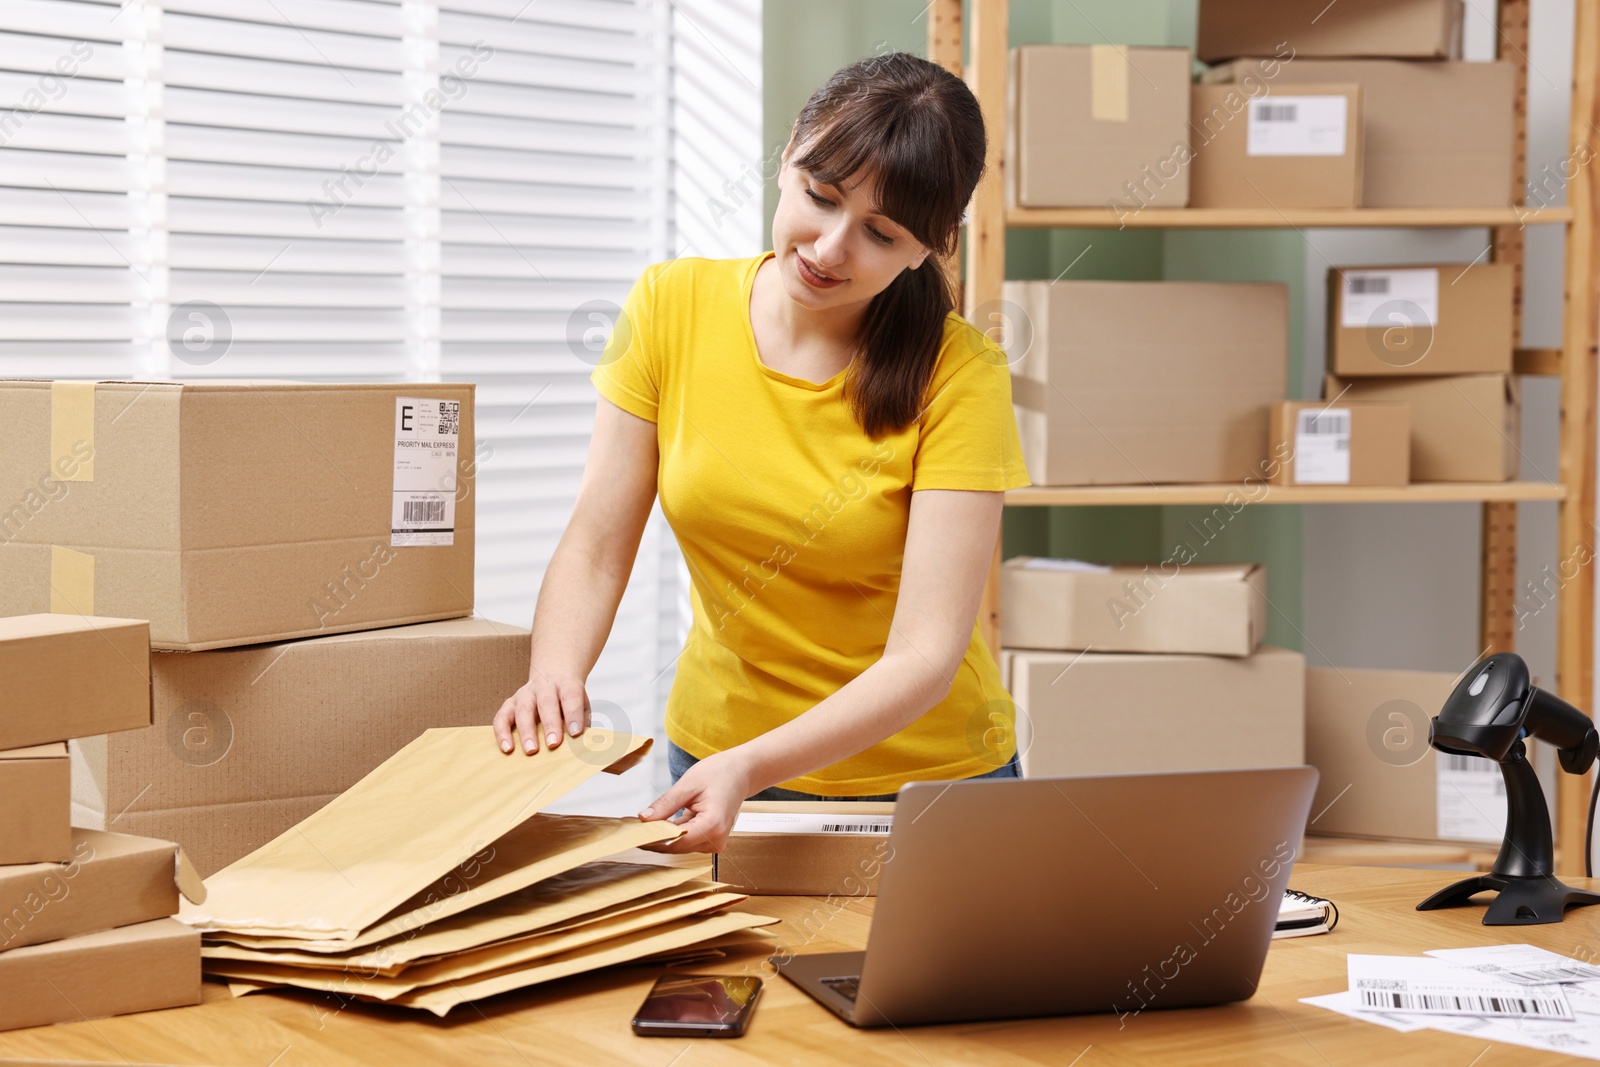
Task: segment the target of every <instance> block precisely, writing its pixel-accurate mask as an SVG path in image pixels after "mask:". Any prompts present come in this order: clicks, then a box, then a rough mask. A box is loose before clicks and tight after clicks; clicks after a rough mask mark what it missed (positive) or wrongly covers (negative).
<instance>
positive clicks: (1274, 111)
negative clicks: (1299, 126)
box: [1256, 103, 1300, 122]
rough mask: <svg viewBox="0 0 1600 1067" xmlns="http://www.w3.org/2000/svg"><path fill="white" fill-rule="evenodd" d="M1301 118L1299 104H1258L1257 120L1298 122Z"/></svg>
mask: <svg viewBox="0 0 1600 1067" xmlns="http://www.w3.org/2000/svg"><path fill="white" fill-rule="evenodd" d="M1299 118H1300V107H1299V105H1297V104H1265V103H1263V104H1257V105H1256V121H1257V122H1296V121H1298V120H1299Z"/></svg>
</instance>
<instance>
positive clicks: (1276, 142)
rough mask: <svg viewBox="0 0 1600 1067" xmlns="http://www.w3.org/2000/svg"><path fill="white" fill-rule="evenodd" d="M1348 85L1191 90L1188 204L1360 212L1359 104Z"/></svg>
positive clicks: (1199, 87)
mask: <svg viewBox="0 0 1600 1067" xmlns="http://www.w3.org/2000/svg"><path fill="white" fill-rule="evenodd" d="M1291 65H1292V64H1286V65H1285V68H1287V66H1291ZM1352 82H1353V79H1349V78H1345V79H1335V78H1329V79H1327V80H1325V81H1323V82H1320V83H1318V84H1314V85H1294V86H1289V87H1285V86H1273V87H1272V91H1271V93H1270V95H1268V94H1261V95H1252V94H1251V93H1250V92H1249V91H1248V90H1247V89H1246V88H1245V87H1244V86H1241V85H1234V84H1222V85H1196V86H1195V87H1194V92H1193V94H1192V96H1191V98H1190V111H1191V115H1190V120H1189V140H1190V143H1191V145H1192V146H1193V150H1194V159H1193V160H1192V161H1191V162H1190V164H1189V168H1190V174H1189V206H1190V207H1244V208H1265V209H1282V208H1306V207H1309V208H1318V207H1321V208H1345V207H1360V206H1361V205H1362V202H1363V192H1362V173H1363V170H1362V167H1363V164H1362V152H1363V138H1364V133H1363V125H1362V109H1363V102H1362V93H1361V86H1359V85H1356V84H1352Z"/></svg>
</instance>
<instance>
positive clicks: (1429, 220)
mask: <svg viewBox="0 0 1600 1067" xmlns="http://www.w3.org/2000/svg"><path fill="white" fill-rule="evenodd" d="M1571 221H1572V209H1571V208H1567V207H1546V208H1518V207H1509V206H1508V207H1461V208H1375V207H1358V208H1285V209H1284V210H1282V211H1278V210H1275V209H1272V208H1232V207H1199V208H1193V207H1191V208H1147V209H1145V210H1143V211H1118V210H1115V209H1112V208H1098V207H1072V208H1019V207H1013V208H1008V209H1007V210H1006V225H1007V226H1010V227H1014V228H1018V229H1028V228H1032V229H1037V228H1064V227H1070V228H1084V229H1124V228H1127V229H1140V230H1151V229H1240V228H1247V229H1284V228H1293V229H1305V228H1308V227H1313V226H1317V227H1324V226H1340V227H1343V226H1369V227H1388V228H1398V227H1412V226H1425V227H1440V226H1444V227H1449V226H1517V225H1520V224H1523V223H1527V224H1529V225H1534V224H1540V223H1544V224H1548V223H1560V222H1571Z"/></svg>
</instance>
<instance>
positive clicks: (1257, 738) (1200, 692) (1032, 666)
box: [1002, 645, 1306, 778]
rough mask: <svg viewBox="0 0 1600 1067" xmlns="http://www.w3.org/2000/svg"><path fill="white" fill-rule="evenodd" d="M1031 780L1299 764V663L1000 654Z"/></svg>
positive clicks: (1277, 658)
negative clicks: (1070, 775) (1073, 775)
mask: <svg viewBox="0 0 1600 1067" xmlns="http://www.w3.org/2000/svg"><path fill="white" fill-rule="evenodd" d="M1002 655H1003V656H1005V657H1008V658H1009V659H1010V663H1009V664H1008V665H1007V670H1008V680H1009V685H1010V689H1011V694H1012V696H1013V697H1014V698H1015V700H1016V704H1017V747H1018V749H1019V751H1021V753H1022V773H1023V774H1024V775H1025V776H1027V777H1031V778H1038V777H1048V776H1051V775H1068V774H1120V773H1125V772H1126V773H1149V772H1152V771H1203V770H1226V769H1233V768H1246V767H1287V766H1298V765H1299V764H1301V763H1303V762H1304V761H1305V684H1306V683H1305V658H1304V657H1303V656H1301V655H1300V653H1298V652H1291V651H1288V650H1286V649H1282V648H1274V647H1273V646H1271V645H1262V646H1261V648H1260V649H1259V650H1258V651H1257V652H1256V653H1255V655H1253V656H1244V657H1238V658H1235V657H1227V656H1165V655H1150V654H1138V653H1134V654H1123V653H1101V652H1027V651H1020V650H1013V649H1006V650H1005V651H1004V652H1003V653H1002Z"/></svg>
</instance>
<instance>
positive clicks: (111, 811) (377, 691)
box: [72, 618, 626, 877]
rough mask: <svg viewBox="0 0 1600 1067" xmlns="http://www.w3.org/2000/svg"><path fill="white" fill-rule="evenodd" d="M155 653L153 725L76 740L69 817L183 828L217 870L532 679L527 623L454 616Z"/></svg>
mask: <svg viewBox="0 0 1600 1067" xmlns="http://www.w3.org/2000/svg"><path fill="white" fill-rule="evenodd" d="M151 667H152V672H153V682H154V689H153V698H154V707H155V728H154V729H151V730H141V731H138V732H135V733H127V734H113V735H111V736H109V737H106V738H93V739H89V740H85V741H80V742H74V744H73V746H72V748H73V756H74V767H73V822H74V823H76V824H77V825H79V826H88V827H93V828H96V829H107V830H115V831H120V832H123V833H134V834H143V835H145V836H148V837H157V838H162V839H164V840H169V841H176V842H177V843H178V844H180V845H182V846H183V849H184V851H185V852H186V853H187V854H188V856H189V858H190V859H191V860H193V861H194V864H195V866H196V867H197V868H198V869H199V871H200V873H201V874H202V875H205V876H207V877H209V876H210V875H211V874H212V873H213V872H215V871H217V870H220V869H221V868H223V867H225V866H227V865H228V864H229V863H232V862H233V861H234V860H236V859H239V858H240V857H241V856H244V855H247V854H248V853H250V852H253V851H255V850H256V849H257V848H259V847H260V846H262V845H264V844H266V843H267V842H268V841H271V840H272V839H273V838H275V837H277V836H278V835H279V834H281V833H283V832H284V831H285V830H287V829H289V828H290V827H291V826H293V825H295V824H297V823H298V822H300V821H301V820H302V819H304V818H305V817H306V816H308V815H310V814H312V813H313V812H315V811H317V810H318V809H319V808H321V807H322V806H323V805H324V804H326V803H327V802H328V801H330V800H332V799H333V798H334V797H336V796H338V795H339V794H340V793H343V792H344V791H345V790H347V789H349V788H350V787H351V786H352V785H354V784H355V783H356V782H357V781H359V780H360V779H361V778H362V777H363V776H364V775H366V774H367V772H369V771H371V770H373V769H374V768H375V767H377V766H378V765H379V764H380V763H382V762H383V761H384V760H386V759H388V758H389V757H390V756H392V755H394V754H395V753H396V752H398V751H399V750H400V749H401V748H403V747H405V745H407V744H408V743H410V742H411V741H412V740H414V739H415V738H416V737H417V736H418V735H420V734H421V733H422V732H423V731H424V730H427V729H429V728H431V727H436V726H481V725H485V724H487V723H488V722H489V721H490V719H492V718H493V716H494V713H495V712H496V711H497V710H498V709H499V707H500V705H501V703H503V702H504V701H505V699H506V698H507V697H509V696H510V695H511V694H512V693H514V692H515V691H516V690H517V688H518V687H519V686H521V685H522V684H523V682H525V681H526V680H527V677H528V631H527V630H524V629H521V628H520V627H514V626H505V625H502V624H500V623H495V622H490V621H488V620H487V619H481V618H471V619H454V620H448V621H444V622H433V623H422V624H418V625H415V626H401V627H393V628H390V629H384V630H369V631H365V632H362V633H352V634H340V635H334V636H329V637H318V638H311V639H308V640H302V641H290V642H283V643H278V644H270V645H255V646H251V647H249V648H239V649H226V650H222V651H216V652H207V653H203V654H189V655H184V654H179V653H164V652H163V653H157V654H156V655H155V656H153V657H152V658H151ZM619 728H623V729H626V725H625V724H622V725H621V726H620V727H619Z"/></svg>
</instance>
